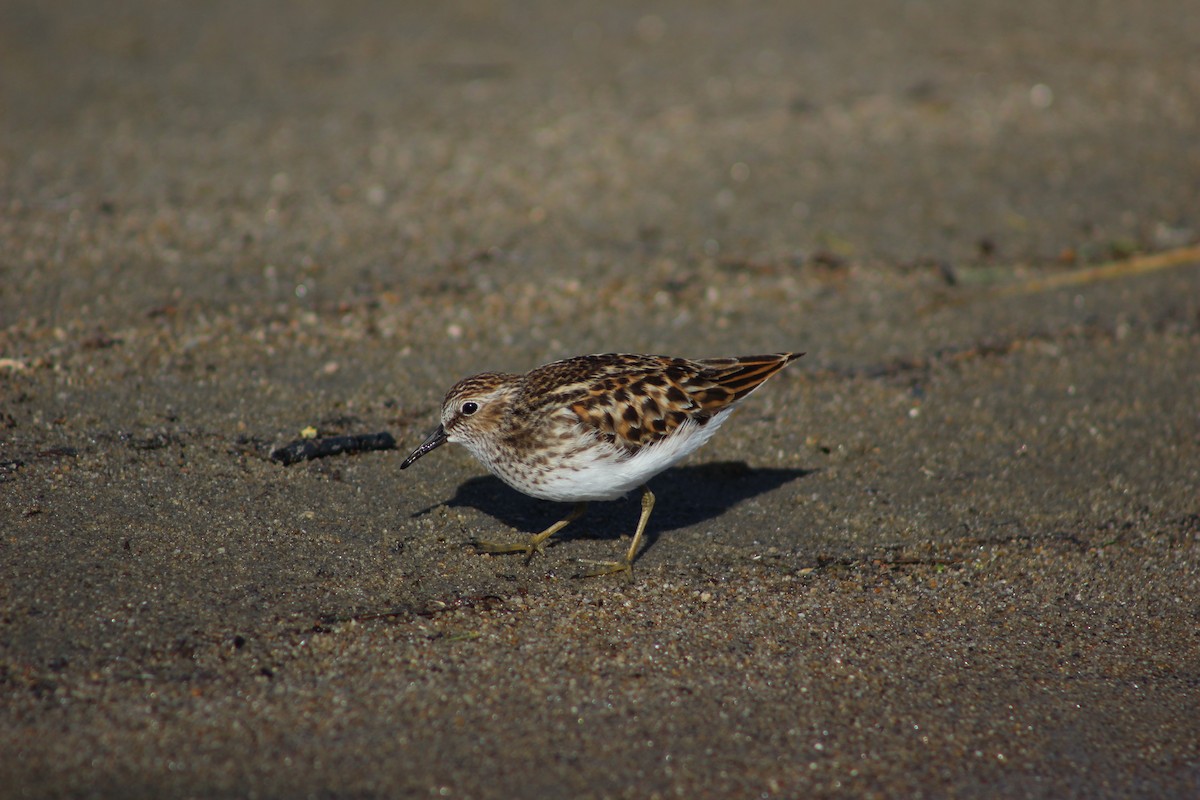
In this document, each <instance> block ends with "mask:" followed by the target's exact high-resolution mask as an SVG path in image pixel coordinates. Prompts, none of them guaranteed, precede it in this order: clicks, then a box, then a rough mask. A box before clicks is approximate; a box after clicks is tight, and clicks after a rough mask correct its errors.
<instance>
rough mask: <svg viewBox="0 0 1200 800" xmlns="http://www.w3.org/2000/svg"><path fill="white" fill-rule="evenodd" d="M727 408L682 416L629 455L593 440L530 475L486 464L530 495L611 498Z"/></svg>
mask: <svg viewBox="0 0 1200 800" xmlns="http://www.w3.org/2000/svg"><path fill="white" fill-rule="evenodd" d="M732 410H733V409H732V408H727V409H725V410H724V411H721V412H720V413H718V414H717V415H715V416H714V417H713V418H712V419H710V420H709V421H708V423H707V424H705V425H697V424H696V423H694V422H691V421H688V422H685V423H684V424H682V425H680V426H679V427H678V428H676V429H675V430H674V431H672V432H671V435H670V436H668V437H666V438H665V439H661V440H659V441H658V442H655V443H654V444H652V445H648V446H646V447H643V448H642V449H641V450H639V451H638V452H637V453H636V454H634V455H633V456H629V455H628V454H626V453H624V452H622V451H621V450H620V449H618V448H616V447H613V446H611V445H608V444H607V443H605V442H602V441H599V440H598V441H597V446H595V447H591V448H586V449H581V450H577V451H576V452H574V453H573V454H570V455H568V456H566V457H564V458H561V459H555V463H554V464H553V466H552V467H550V468H549V469H544V470H539V471H538V473H537V474H536V475H531V474H530V473H529V472H523V474H519V475H518V474H504V472H507V470H503V467H501V468H500V469H496V468H494V467H500V465H498V464H494V465H490V466H492V467H493V470H492V471H493V473H494V474H495V475H496V477H498V478H500V479H501V480H502V481H504V482H505V483H507V484H508V485H509V486H512V487H513V488H514V489H516V490H518V491H520V492H524V493H525V494H527V495H530V496H532V497H538V498H541V499H543V500H557V501H560V502H579V501H584V500H613V499H615V498H618V497H620V496H621V495H623V494H625V493H626V492H628V491H630V490H631V489H636V488H638V487H639V486H641V485H642V484H644V483H645V482H646V481H648V480H650V479H651V478H653V477H654V476H655V475H657V474H658V473H660V472H662V471H663V470H665V469H667V468H668V467H670V466H672V465H674V464H677V463H678V462H680V461H682V460H683V459H684V458H687V456H688V455H690V454H691V453H692V452H693V451H694V450H696V449H697V448H699V447H700V446H701V445H703V444H704V443H705V442H707V441H708V440H709V439H710V438H711V437H712V435H713V434H714V433H716V432H717V428H719V427H721V424H722V423H723V422H724V421H725V420H726V419H727V418H728V416H729V414H730V412H731V411H732ZM480 460H481V461H482V460H483V459H480ZM484 463H487V462H486V461H484ZM502 470H503V471H502Z"/></svg>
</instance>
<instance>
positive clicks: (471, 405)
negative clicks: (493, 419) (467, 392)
mask: <svg viewBox="0 0 1200 800" xmlns="http://www.w3.org/2000/svg"><path fill="white" fill-rule="evenodd" d="M478 410H479V403H476V402H475V401H474V400H468V401H467V402H465V403H463V404H462V413H463V416H464V417H469V416H471V415H472V414H474V413H475V412H476V411H478Z"/></svg>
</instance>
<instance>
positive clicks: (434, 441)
mask: <svg viewBox="0 0 1200 800" xmlns="http://www.w3.org/2000/svg"><path fill="white" fill-rule="evenodd" d="M446 441H447V439H446V428H445V427H444V426H442V425H438V426H437V430H435V431H434V432H433V433H431V434H429V436H428V437H426V439H425V441H423V442H421V446H420V447H418V448H417V449H416V450H413V451H412V453H410V454H409V456H408V458H406V459H404V463H403V464H401V465H400V469H408V468H409V467H410V466H412V463H413V462H414V461H416V460H417V459H418V458H420V457H421V456H423V455H425V454H426V453H428V452H429V451H431V450H436V449H438V448H439V447H441V446H442V445H444V444H445V443H446Z"/></svg>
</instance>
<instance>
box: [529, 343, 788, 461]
mask: <svg viewBox="0 0 1200 800" xmlns="http://www.w3.org/2000/svg"><path fill="white" fill-rule="evenodd" d="M800 355H803V354H802V353H801V354H793V353H776V354H773V355H765V356H742V357H740V358H713V359H704V360H699V361H689V360H687V359H683V358H670V357H668V356H645V355H626V354H619V353H607V354H603V355H592V356H579V357H577V358H569V359H566V360H564V361H557V362H555V363H553V364H547V365H546V366H544V367H540V368H538V369H535V370H533V371H532V372H530V373H529V374H528V375H526V376H525V379H524V380H523V381H522V384H523V385H522V387H521V390H520V395H519V400H520V401H523V402H518V404H517V405H518V407H520V406H524V407H525V408H527V409H529V411H530V413H531V415H539V414H554V413H556V412H560V411H561V410H563V409H570V411H571V412H573V413H574V415H575V416H576V417H578V419H579V421H580V422H581V423H582V424H584V425H585V426H588V427H589V428H591V429H593V430H594V431H595V432H596V434H597V435H598V436H599V437H601V438H602V439H604V440H606V441H608V442H609V443H611V444H613V445H616V446H618V447H620V448H622V449H624V450H627V451H629V452H631V453H632V452H636V451H638V450H640V449H641V448H642V447H645V446H646V445H649V444H653V443H654V442H657V441H659V440H661V439H663V438H664V437H666V436H668V435H669V434H670V433H671V432H672V431H674V430H675V429H676V428H678V427H679V426H680V425H683V424H684V423H686V422H688V421H691V422H694V423H696V424H698V425H704V424H706V423H707V422H708V421H709V420H710V419H711V418H712V417H713V416H714V415H715V414H717V413H719V412H721V411H723V410H725V409H726V408H729V407H731V406H733V405H734V404H736V403H737V402H739V401H740V400H742V399H744V398H745V397H746V396H748V395H749V394H750V393H751V392H753V391H754V390H755V389H757V388H758V387H759V386H761V385H762V384H763V382H764V381H766V380H767V379H768V378H770V377H771V376H772V375H774V374H775V373H777V372H779V370H781V369H783V368H784V367H785V366H787V364H788V363H789V362H791V361H793V360H794V359H796V358H799V357H800Z"/></svg>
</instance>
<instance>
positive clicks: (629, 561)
mask: <svg viewBox="0 0 1200 800" xmlns="http://www.w3.org/2000/svg"><path fill="white" fill-rule="evenodd" d="M653 510H654V493H653V492H651V491H650V487H649V486H643V487H642V517H641V519H639V520H638V526H637V533H635V534H633V543H632V544H630V545H629V552H628V553H626V554H625V558H623V559H622V560H620V561H587V560H584V563H586V564H595V565H596V568H595V569H590V570H588V571H587V572H585V573H583V576H584V577H585V578H595V577H596V576H598V575H612V574H614V573H617V572H625V573H628V574H629V575H631V576H632V575H633V559H634V556H636V555H637V552H638V548H639V547H641V545H642V534H643V533H645V532H646V523H647V522H649V521H650V512H651V511H653Z"/></svg>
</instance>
